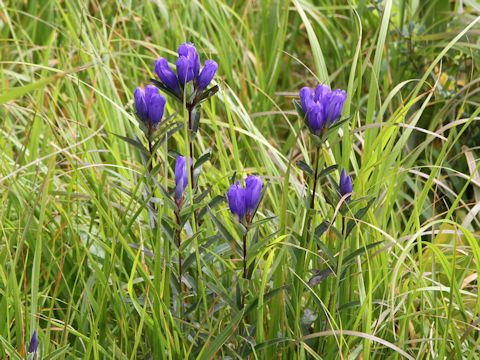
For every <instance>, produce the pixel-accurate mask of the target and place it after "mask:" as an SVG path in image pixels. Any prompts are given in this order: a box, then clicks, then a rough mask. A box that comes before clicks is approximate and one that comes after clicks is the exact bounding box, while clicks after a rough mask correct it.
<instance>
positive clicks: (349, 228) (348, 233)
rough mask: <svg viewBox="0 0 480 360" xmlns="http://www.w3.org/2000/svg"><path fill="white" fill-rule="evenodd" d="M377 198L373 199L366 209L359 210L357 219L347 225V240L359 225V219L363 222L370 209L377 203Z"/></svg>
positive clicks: (356, 215)
mask: <svg viewBox="0 0 480 360" xmlns="http://www.w3.org/2000/svg"><path fill="white" fill-rule="evenodd" d="M375 199H376V198H373V199H370V201H369V202H368V204H367V206H365V207H364V208H362V209H360V210H358V212H357V213H356V214H355V218H354V219H353V220H350V221H349V222H348V224H347V231H346V233H345V239H346V238H347V237H348V235H350V233H351V232H352V230H353V228H354V227H355V225H357V221H356V220H357V219H358V220H361V219H362V218H363V217H364V216H365V214H366V213H367V211H368V209H370V207H371V206H372V204H373V202H374V201H375Z"/></svg>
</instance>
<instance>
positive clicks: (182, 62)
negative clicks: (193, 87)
mask: <svg viewBox="0 0 480 360" xmlns="http://www.w3.org/2000/svg"><path fill="white" fill-rule="evenodd" d="M175 64H176V65H177V74H178V81H180V85H181V86H182V87H184V86H185V85H186V84H187V83H188V82H189V81H191V80H193V79H194V77H195V76H194V74H193V66H192V64H191V63H190V61H189V60H188V58H187V57H186V56H179V57H178V60H177V62H176V63H175Z"/></svg>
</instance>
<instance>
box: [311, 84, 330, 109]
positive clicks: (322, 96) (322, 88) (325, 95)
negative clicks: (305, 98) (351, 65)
mask: <svg viewBox="0 0 480 360" xmlns="http://www.w3.org/2000/svg"><path fill="white" fill-rule="evenodd" d="M330 93H331V92H330V88H329V87H328V86H327V85H325V84H320V85H317V87H316V88H315V94H314V95H313V100H315V101H316V102H320V103H322V105H323V106H325V104H326V103H328V101H329V97H330Z"/></svg>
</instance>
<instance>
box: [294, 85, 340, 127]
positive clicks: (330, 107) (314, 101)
mask: <svg viewBox="0 0 480 360" xmlns="http://www.w3.org/2000/svg"><path fill="white" fill-rule="evenodd" d="M346 98H347V94H346V92H345V91H343V90H340V89H336V90H333V91H330V88H329V87H328V86H327V85H324V84H320V85H318V86H317V87H316V88H315V91H314V92H313V91H312V89H310V88H308V87H304V88H302V89H301V90H300V104H301V105H302V110H303V112H304V113H305V116H306V117H307V120H308V124H309V125H310V128H311V129H312V131H313V132H314V133H315V134H317V135H319V134H320V132H321V131H322V130H323V129H324V128H326V127H327V126H329V125H331V124H333V123H334V122H335V121H337V120H338V119H339V118H340V116H341V115H342V110H343V104H344V103H345V99H346Z"/></svg>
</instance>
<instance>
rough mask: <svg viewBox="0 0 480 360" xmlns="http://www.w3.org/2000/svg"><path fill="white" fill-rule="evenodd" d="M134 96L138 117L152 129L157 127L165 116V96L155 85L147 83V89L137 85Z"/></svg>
mask: <svg viewBox="0 0 480 360" xmlns="http://www.w3.org/2000/svg"><path fill="white" fill-rule="evenodd" d="M133 97H134V99H135V109H136V113H137V116H138V118H139V119H140V120H141V121H142V122H143V124H145V126H146V127H147V128H148V129H149V130H150V131H152V130H154V129H156V128H157V127H158V125H159V124H160V121H161V120H162V117H163V112H164V110H165V103H166V102H167V101H166V100H165V98H164V97H163V96H162V95H161V94H159V92H158V89H157V88H156V87H155V86H153V85H147V86H146V87H145V91H144V90H142V89H141V88H139V87H137V88H136V89H135V92H134V93H133Z"/></svg>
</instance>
